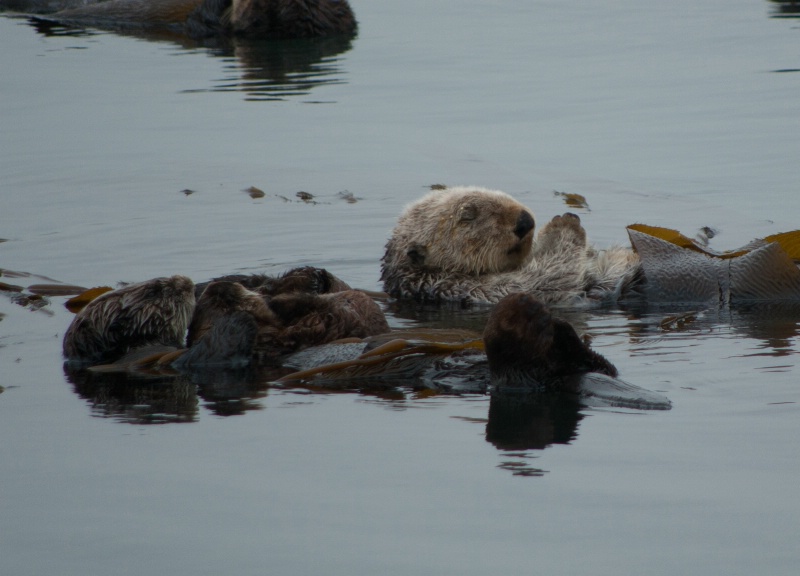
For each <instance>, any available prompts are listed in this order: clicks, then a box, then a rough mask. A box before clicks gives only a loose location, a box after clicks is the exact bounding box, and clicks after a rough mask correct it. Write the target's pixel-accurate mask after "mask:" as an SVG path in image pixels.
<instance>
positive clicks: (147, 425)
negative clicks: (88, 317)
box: [0, 0, 800, 576]
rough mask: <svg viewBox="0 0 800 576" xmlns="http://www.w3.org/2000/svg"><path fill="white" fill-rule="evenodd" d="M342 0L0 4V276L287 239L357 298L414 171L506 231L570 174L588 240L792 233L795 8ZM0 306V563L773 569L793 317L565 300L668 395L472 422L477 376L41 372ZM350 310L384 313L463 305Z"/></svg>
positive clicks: (29, 321) (783, 504) (781, 566)
mask: <svg viewBox="0 0 800 576" xmlns="http://www.w3.org/2000/svg"><path fill="white" fill-rule="evenodd" d="M352 4H353V7H354V9H355V11H356V14H357V16H358V17H359V22H360V33H359V35H358V37H357V38H356V39H354V40H353V41H352V43H350V44H349V45H348V44H347V43H344V44H341V43H333V44H330V43H311V44H308V43H284V44H281V45H277V46H276V45H268V46H260V47H258V46H256V47H254V46H246V45H240V46H237V47H236V49H235V50H234V51H230V50H224V49H213V48H204V47H197V46H191V45H189V44H187V43H179V42H175V41H173V40H169V39H163V38H162V39H155V38H149V39H143V38H136V37H125V36H121V35H115V34H111V33H104V32H84V33H75V32H67V31H65V30H63V29H55V30H51V31H50V32H49V33H45V32H44V31H37V30H36V29H35V28H33V27H32V26H31V25H29V24H28V23H27V22H26V21H25V20H19V19H13V18H4V17H0V45H2V50H0V70H2V76H0V107H1V109H2V115H0V238H2V239H3V240H5V241H4V242H0V268H2V269H3V270H5V271H6V272H5V273H4V276H3V278H2V281H3V282H7V283H10V284H17V285H21V286H27V285H29V284H33V283H40V282H44V281H46V280H43V279H42V277H45V278H51V279H55V280H58V281H61V282H67V283H71V284H79V285H83V286H95V285H115V284H116V283H117V282H122V281H137V280H143V279H147V278H152V277H155V276H160V275H167V274H175V273H182V274H187V275H189V276H190V277H192V278H194V279H195V280H198V281H200V280H205V279H208V278H210V277H213V276H214V275H218V274H223V273H229V272H234V271H244V272H255V271H258V272H267V273H280V272H282V271H284V270H286V269H288V268H290V267H293V266H296V265H301V264H309V265H315V266H323V267H326V268H328V269H329V270H331V271H332V272H334V273H335V274H337V275H339V276H340V277H342V278H344V279H345V280H347V281H348V282H349V283H350V284H352V285H354V286H358V287H361V288H366V289H380V283H379V259H380V256H381V254H382V253H383V245H384V243H385V241H386V238H387V237H388V235H389V233H390V231H391V228H392V226H393V223H394V221H395V219H396V217H397V215H398V214H399V212H400V210H401V209H402V207H403V206H404V205H405V204H407V203H408V202H411V201H413V200H414V199H416V198H418V197H419V196H421V195H422V194H423V193H424V192H425V189H426V187H427V186H429V185H431V184H434V183H444V184H451V185H456V184H476V185H482V186H487V187H492V188H498V189H502V190H505V191H507V192H509V193H511V194H513V195H514V196H515V197H517V198H518V199H519V200H520V201H522V202H523V203H525V204H526V205H528V206H530V207H531V208H532V209H533V210H534V212H535V214H536V216H537V219H538V221H539V222H543V221H545V220H547V219H549V218H551V217H552V216H553V215H555V214H558V213H560V212H563V211H565V210H566V209H567V207H566V206H565V205H564V203H563V200H562V199H561V198H560V197H558V196H556V195H554V194H553V191H554V190H558V191H562V192H570V193H579V194H583V195H584V196H585V197H586V198H587V201H588V204H589V209H584V210H580V211H579V213H580V215H581V218H582V220H583V222H584V225H585V227H586V228H587V230H588V233H589V236H590V238H591V239H592V240H593V241H594V242H595V243H597V244H598V245H600V246H606V245H609V244H613V243H626V242H627V238H626V235H625V231H624V227H625V226H626V225H627V224H631V223H633V222H644V223H647V224H653V225H662V226H669V227H673V228H679V229H681V230H682V231H684V232H685V233H687V234H688V235H690V236H692V235H694V234H695V233H696V232H697V230H699V229H700V228H701V227H704V226H708V227H711V228H714V229H715V230H717V232H718V235H717V236H716V237H715V238H714V239H713V240H712V246H713V247H715V248H720V249H724V248H733V247H736V246H739V245H741V244H743V243H745V242H747V241H749V240H750V239H752V238H754V237H761V236H765V235H768V234H772V233H776V232H781V231H786V230H790V229H795V228H798V227H800V196H798V194H797V184H798V158H799V157H800V138H798V124H797V119H798V117H800V114H798V112H800V99H798V94H800V73H798V72H797V70H798V69H800V60H799V59H798V46H799V45H800V21H798V20H794V19H791V18H777V17H775V16H776V15H778V12H777V10H778V8H779V5H778V4H777V3H774V2H767V1H764V0H724V1H723V0H703V1H695V2H689V1H688V0H675V1H674V2H655V1H652V0H644V1H643V0H638V1H633V0H630V1H627V0H606V1H599V0H587V1H585V2H581V3H564V2H551V1H529V2H512V1H505V2H500V1H498V2H476V1H473V0H463V1H462V2H459V3H457V4H454V3H452V2H442V1H439V0H433V1H431V0H428V1H426V2H421V1H418V0H408V1H407V2H387V1H378V2H360V1H358V0H353V2H352ZM250 186H256V187H258V188H260V189H261V190H263V191H264V193H265V195H264V197H263V198H258V199H253V198H251V197H250V195H249V194H248V193H246V192H244V190H245V189H247V188H248V187H250ZM185 190H190V191H192V193H190V194H187V193H185V192H184V191H185ZM298 191H305V192H309V193H311V194H313V195H314V196H315V200H316V203H304V202H301V201H299V199H298V198H297V197H296V193H297V192H298ZM349 195H352V197H354V198H355V199H356V201H355V202H348V201H347V200H346V198H347V197H349ZM8 271H15V272H24V273H28V274H30V275H29V276H28V275H24V274H22V275H20V274H9V273H8ZM10 296H11V294H9V293H7V292H0V386H2V387H4V391H3V392H2V394H0V439H2V440H0V530H1V532H0V572H2V573H3V574H9V575H41V574H60V575H65V576H69V575H81V576H83V575H86V574H118V575H124V574H141V573H143V572H151V573H158V574H166V573H169V574H175V575H181V574H187V575H189V574H191V575H193V576H194V575H199V574H221V573H226V574H237V575H245V574H342V575H345V574H346V575H352V574H377V573H380V574H437V575H439V574H484V573H487V572H498V573H509V574H520V573H543V574H579V573H580V574H613V575H617V574H670V575H672V574H704V575H705V574H725V575H731V574H753V573H762V574H795V573H796V571H797V566H798V565H799V564H800V552H798V546H797V537H798V534H800V499H799V498H798V494H797V478H798V474H800V443H798V434H800V424H799V423H798V416H799V415H800V411H799V409H798V401H800V389H799V388H798V382H797V351H798V322H800V313H799V312H798V311H797V310H787V309H759V310H742V311H735V312H733V313H730V314H729V313H722V314H717V313H715V312H713V311H697V313H696V314H694V316H693V317H689V318H687V321H686V322H682V323H681V322H670V321H669V320H667V321H665V318H667V317H669V316H670V315H671V314H673V313H678V312H683V311H670V310H666V311H663V310H662V311H658V312H653V311H651V312H647V313H643V314H637V313H633V312H631V311H624V310H609V311H596V312H592V313H587V314H575V315H573V316H572V317H571V319H572V320H573V321H575V322H576V323H577V324H578V325H579V326H580V327H582V328H583V329H585V330H587V331H588V332H589V333H590V334H591V335H592V336H593V337H594V346H595V348H596V349H598V350H599V351H600V352H601V353H603V354H604V355H606V356H607V357H608V358H609V359H611V360H612V361H613V362H614V363H615V364H616V365H617V366H618V368H619V369H620V372H621V374H622V376H623V377H624V378H625V379H626V380H628V381H629V382H632V383H635V384H637V385H639V386H642V387H645V388H648V389H651V390H657V391H659V392H661V393H663V394H665V395H667V396H668V397H669V398H670V399H671V400H672V402H673V409H672V410H671V411H669V412H652V413H642V412H639V413H637V412H634V411H625V410H616V411H615V410H600V409H594V410H592V409H583V410H581V411H580V412H579V413H575V414H572V415H570V416H569V418H568V419H567V420H568V425H567V426H566V429H565V430H558V431H556V430H554V429H551V428H549V427H548V426H549V425H550V424H551V421H550V420H548V419H547V418H544V419H540V420H537V421H536V423H535V424H532V429H526V430H521V431H518V432H519V435H518V437H515V438H512V439H511V440H508V439H507V440H506V441H498V440H497V439H496V438H495V437H494V436H493V435H492V434H491V433H490V432H489V431H488V430H487V425H488V419H489V404H490V402H489V399H488V398H487V397H484V396H466V397H448V396H439V397H426V396H424V395H417V394H414V393H411V392H408V391H406V392H405V393H400V394H386V393H383V394H370V393H356V392H351V393H336V394H334V393H324V392H315V391H307V390H290V389H289V390H287V389H280V388H275V387H271V386H269V385H268V384H267V383H266V382H263V381H259V380H258V379H256V380H252V379H251V380H245V381H243V382H244V383H243V384H242V385H241V386H239V388H237V387H236V386H231V385H230V383H229V384H228V385H224V384H219V386H218V387H216V388H215V387H214V386H212V385H210V384H207V385H206V386H201V387H200V388H198V389H195V387H194V386H193V384H192V383H186V382H177V383H174V384H172V385H170V384H164V383H161V384H155V385H153V386H151V387H148V386H146V385H145V386H142V387H134V388H133V391H132V392H130V393H129V394H127V395H126V394H125V393H124V392H121V391H120V390H115V389H113V388H112V389H104V388H101V389H94V388H92V387H91V386H87V385H85V383H81V382H79V381H76V380H75V379H74V378H71V377H69V376H68V375H65V373H64V370H63V368H62V359H61V354H60V340H61V337H62V335H63V333H64V330H65V329H66V327H67V326H68V324H69V322H70V319H71V314H70V313H69V312H68V311H67V310H65V309H64V307H63V302H64V298H62V297H53V298H51V299H50V303H49V304H48V305H46V306H44V307H42V308H36V305H35V303H30V304H28V305H27V306H21V305H19V304H17V303H15V302H14V301H13V300H12V299H11V298H10ZM386 310H387V314H388V316H389V319H390V323H391V324H392V326H395V327H397V326H414V325H432V326H442V325H447V326H450V325H459V326H460V325H466V326H473V327H478V328H479V327H480V324H481V322H482V320H483V313H481V312H474V311H472V312H464V313H453V312H448V313H441V314H439V313H436V312H435V311H419V310H416V309H415V308H414V307H413V306H411V307H395V306H392V305H387V308H386ZM536 426H538V428H537V427H536Z"/></svg>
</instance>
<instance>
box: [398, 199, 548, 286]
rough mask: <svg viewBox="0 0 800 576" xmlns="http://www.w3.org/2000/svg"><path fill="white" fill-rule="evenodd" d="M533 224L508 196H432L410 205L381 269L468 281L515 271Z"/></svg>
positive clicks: (528, 244) (523, 257)
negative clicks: (451, 275) (454, 275)
mask: <svg viewBox="0 0 800 576" xmlns="http://www.w3.org/2000/svg"><path fill="white" fill-rule="evenodd" d="M534 226H535V224H534V219H533V215H532V214H531V212H530V210H528V209H527V208H526V207H525V206H523V205H522V204H520V203H519V202H517V201H516V200H514V199H513V198H512V197H511V196H509V195H507V194H505V193H503V192H499V191H496V190H488V189H486V188H474V187H469V188H467V187H458V188H448V189H446V190H443V191H434V192H431V193H430V194H428V195H427V196H425V197H423V198H421V199H420V200H418V201H417V202H415V203H414V204H412V205H410V206H409V207H408V208H406V210H405V211H404V212H403V214H402V215H401V216H400V219H399V220H398V222H397V226H396V227H395V229H394V232H393V234H392V238H391V239H390V240H389V243H388V244H387V246H386V254H385V256H384V268H385V269H386V268H418V269H425V270H429V271H438V272H446V273H461V274H470V275H479V274H492V273H497V272H509V271H512V270H516V269H518V268H520V267H521V266H522V265H523V263H525V261H526V260H527V258H528V256H529V255H530V252H531V245H532V242H533V231H534Z"/></svg>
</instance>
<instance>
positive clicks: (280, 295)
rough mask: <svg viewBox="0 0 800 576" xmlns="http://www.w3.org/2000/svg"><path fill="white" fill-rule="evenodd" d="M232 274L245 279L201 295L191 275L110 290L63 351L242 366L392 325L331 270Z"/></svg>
mask: <svg viewBox="0 0 800 576" xmlns="http://www.w3.org/2000/svg"><path fill="white" fill-rule="evenodd" d="M229 278H238V279H240V280H241V283H240V282H238V281H229V280H218V281H212V282H210V283H208V284H207V285H205V286H204V288H203V290H202V293H201V295H200V296H199V298H197V300H195V285H194V284H193V283H192V281H191V280H190V279H189V278H186V277H184V276H173V277H171V278H156V279H153V280H149V281H147V282H141V283H139V284H133V285H130V286H126V287H124V288H120V289H119V290H114V291H112V292H107V293H105V294H103V295H102V296H100V297H98V298H97V299H95V300H93V301H92V302H90V303H89V304H88V305H87V306H86V307H85V308H84V309H83V310H82V311H81V312H80V313H79V314H78V315H77V316H76V317H75V318H74V319H73V321H72V324H70V326H69V328H68V330H67V332H66V333H65V335H64V343H63V350H64V356H65V357H66V358H67V360H68V361H70V362H80V363H85V364H97V363H108V362H114V361H116V360H118V359H120V358H122V357H123V356H125V355H127V354H129V353H130V352H132V351H134V350H136V349H141V348H145V347H161V348H164V347H170V348H173V349H178V348H183V347H184V345H185V346H187V347H188V351H187V352H185V353H184V354H183V355H182V356H181V357H180V358H178V359H177V360H176V365H178V366H180V367H189V366H199V365H210V364H241V363H246V362H248V361H250V360H251V359H255V360H256V361H274V360H275V359H276V358H279V357H280V356H281V355H284V354H286V353H289V352H293V351H296V350H301V349H303V348H306V347H309V346H314V345H319V344H324V343H327V342H330V341H332V340H336V339H339V338H347V337H356V338H363V337H366V336H372V335H376V334H381V333H383V332H388V330H389V326H388V324H387V323H386V318H385V317H384V315H383V312H382V311H381V309H380V307H379V306H378V305H377V304H376V303H375V301H374V300H372V298H370V297H369V296H368V295H367V294H365V293H363V292H360V291H358V290H351V289H349V287H348V286H347V285H346V284H345V283H344V282H342V281H341V280H339V279H338V278H336V277H335V276H333V275H332V274H329V273H328V272H326V271H324V270H320V269H316V268H309V267H305V268H298V269H295V270H291V271H289V272H287V273H286V274H285V275H283V276H281V277H279V278H268V277H266V276H253V277H241V276H233V277H229ZM246 285H249V286H250V287H252V288H254V289H250V287H247V286H246ZM338 288H343V289H342V290H338ZM331 289H334V290H336V291H328V290H331ZM259 290H262V291H263V292H259ZM195 302H196V305H195ZM187 331H188V335H187Z"/></svg>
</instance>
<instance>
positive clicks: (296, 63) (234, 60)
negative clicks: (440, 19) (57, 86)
mask: <svg viewBox="0 0 800 576" xmlns="http://www.w3.org/2000/svg"><path fill="white" fill-rule="evenodd" d="M30 24H31V26H33V27H34V28H35V29H36V31H37V32H38V33H39V34H42V35H44V36H51V37H58V36H69V37H88V36H92V35H96V34H98V32H93V31H91V30H87V29H80V28H71V27H65V26H63V25H60V24H54V23H52V22H46V21H41V20H30ZM115 33H116V34H119V35H122V36H132V37H135V38H139V39H142V40H148V41H152V42H168V43H170V44H176V45H178V46H180V47H181V48H183V49H187V50H206V51H207V52H208V54H211V55H212V56H216V57H219V58H222V59H223V60H224V62H225V73H226V76H225V77H224V78H222V79H218V80H212V81H211V83H213V85H212V86H211V87H210V88H192V89H187V90H184V92H185V93H194V92H243V93H244V94H245V99H246V100H286V99H288V98H292V97H298V96H304V95H306V94H308V93H309V92H311V90H312V89H313V88H315V87H317V86H322V85H332V84H344V83H345V80H344V79H343V76H344V72H343V71H342V69H341V66H340V59H341V58H340V57H341V55H342V54H344V53H345V52H347V51H348V50H350V48H352V45H353V40H352V37H349V36H330V37H324V38H303V39H294V40H247V39H242V38H213V39H208V40H202V41H200V40H192V39H190V38H187V37H186V36H184V35H182V34H179V33H176V32H171V31H168V30H147V31H145V30H124V31H118V32H115Z"/></svg>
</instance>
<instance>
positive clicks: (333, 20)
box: [12, 0, 358, 39]
mask: <svg viewBox="0 0 800 576" xmlns="http://www.w3.org/2000/svg"><path fill="white" fill-rule="evenodd" d="M22 4H23V3H22V2H19V1H17V2H13V4H12V7H13V8H14V9H16V10H23V11H24V10H25V8H24V5H22ZM84 4H85V5H84ZM58 5H59V4H56V6H58ZM66 5H67V6H74V7H68V8H66V9H64V10H60V11H58V12H55V13H52V14H49V15H48V16H46V17H43V18H42V19H44V20H48V21H52V22H57V23H59V24H63V25H67V26H70V25H72V26H91V27H95V28H103V29H111V30H119V29H159V28H160V29H170V30H175V31H179V32H182V33H184V34H186V35H187V36H189V37H191V38H196V39H201V38H208V37H212V36H239V37H248V38H264V39H267V38H274V39H278V38H315V37H320V36H332V35H353V34H355V33H356V30H357V27H358V25H357V23H356V19H355V16H354V15H353V11H352V9H351V8H350V4H348V2H347V0H107V1H103V2H96V3H93V2H88V3H87V2H77V3H74V4H70V3H67V4H66ZM43 9H46V6H42V5H41V2H39V3H32V5H31V11H37V12H41V11H42V10H43Z"/></svg>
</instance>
